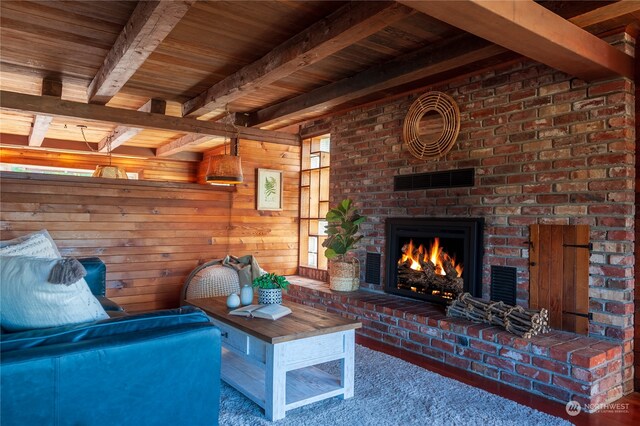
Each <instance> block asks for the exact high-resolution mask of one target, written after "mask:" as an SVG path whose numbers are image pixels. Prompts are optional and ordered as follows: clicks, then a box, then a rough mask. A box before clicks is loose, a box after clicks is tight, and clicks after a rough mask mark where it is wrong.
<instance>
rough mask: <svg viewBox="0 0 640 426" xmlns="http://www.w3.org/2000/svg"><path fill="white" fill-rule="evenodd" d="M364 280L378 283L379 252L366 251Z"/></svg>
mask: <svg viewBox="0 0 640 426" xmlns="http://www.w3.org/2000/svg"><path fill="white" fill-rule="evenodd" d="M364 281H365V282H366V283H369V284H376V285H380V253H368V252H367V259H366V269H365V272H364Z"/></svg>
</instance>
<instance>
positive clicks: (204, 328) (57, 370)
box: [0, 264, 221, 426]
mask: <svg viewBox="0 0 640 426" xmlns="http://www.w3.org/2000/svg"><path fill="white" fill-rule="evenodd" d="M85 265H86V264H85ZM102 267H104V265H103V266H102ZM98 269H99V266H98ZM87 270H88V272H89V274H88V275H87V277H86V279H87V282H88V283H89V284H90V287H91V288H92V291H95V292H97V293H98V295H97V296H98V297H99V299H100V297H102V298H104V274H101V273H100V272H99V271H98V272H96V271H94V270H93V269H92V268H89V267H87ZM92 274H93V275H95V277H94V276H92ZM95 280H97V281H95ZM100 288H101V289H102V294H101V295H100V290H99V289H100ZM101 302H102V303H104V304H105V307H106V310H107V312H113V311H117V310H118V309H119V307H118V306H117V305H116V304H114V303H113V302H111V301H109V300H108V299H101ZM0 351H1V352H2V353H1V354H0V385H1V387H2V394H1V398H0V424H2V425H20V426H22V425H38V426H41V425H165V424H166V425H183V424H185V425H187V424H188V425H217V424H218V411H219V403H220V352H221V343H220V331H219V330H218V329H217V328H216V327H214V326H213V325H212V324H211V323H210V321H209V319H208V317H207V316H206V315H205V314H204V313H203V312H202V311H200V310H198V309H196V308H193V307H183V308H179V309H172V310H164V311H155V312H150V313H145V314H136V315H122V313H120V314H119V315H118V316H116V317H114V318H110V319H107V320H102V321H96V322H92V323H86V324H78V325H71V326H63V327H54V328H47V329H38V330H30V331H23V332H16V333H6V332H4V333H2V335H1V336H0Z"/></svg>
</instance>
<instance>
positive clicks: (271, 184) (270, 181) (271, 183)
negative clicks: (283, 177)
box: [264, 177, 276, 197]
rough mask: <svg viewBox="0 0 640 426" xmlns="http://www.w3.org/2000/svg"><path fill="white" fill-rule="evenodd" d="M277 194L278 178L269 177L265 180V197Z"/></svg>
mask: <svg viewBox="0 0 640 426" xmlns="http://www.w3.org/2000/svg"><path fill="white" fill-rule="evenodd" d="M275 193H276V178H274V177H267V178H266V179H265V180H264V195H265V196H266V197H270V196H272V195H275Z"/></svg>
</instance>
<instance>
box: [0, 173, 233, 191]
mask: <svg viewBox="0 0 640 426" xmlns="http://www.w3.org/2000/svg"><path fill="white" fill-rule="evenodd" d="M0 179H21V180H25V181H42V182H47V183H48V182H55V183H60V184H64V183H70V184H85V183H100V184H101V185H113V186H115V187H123V186H125V187H126V186H133V187H143V186H144V187H153V188H162V189H170V190H185V189H188V190H194V191H219V192H235V191H236V188H235V187H232V186H212V185H203V184H199V183H181V182H158V181H149V180H132V179H127V180H125V179H107V178H95V177H84V176H60V175H47V174H41V173H21V172H4V171H3V172H0Z"/></svg>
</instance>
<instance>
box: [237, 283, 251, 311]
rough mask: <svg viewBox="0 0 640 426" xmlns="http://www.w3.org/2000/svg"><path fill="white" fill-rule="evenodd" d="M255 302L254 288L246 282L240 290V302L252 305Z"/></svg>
mask: <svg viewBox="0 0 640 426" xmlns="http://www.w3.org/2000/svg"><path fill="white" fill-rule="evenodd" d="M252 302H253V288H251V286H250V285H248V284H246V285H244V286H243V287H242V289H241V290H240V303H241V304H242V305H243V306H244V305H250V304H251V303H252Z"/></svg>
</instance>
